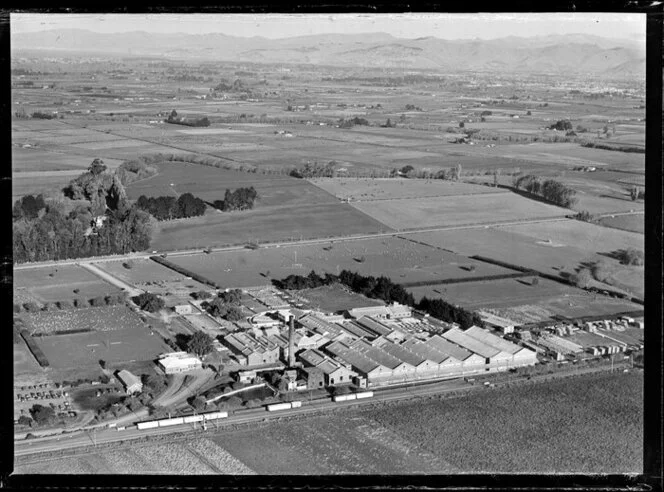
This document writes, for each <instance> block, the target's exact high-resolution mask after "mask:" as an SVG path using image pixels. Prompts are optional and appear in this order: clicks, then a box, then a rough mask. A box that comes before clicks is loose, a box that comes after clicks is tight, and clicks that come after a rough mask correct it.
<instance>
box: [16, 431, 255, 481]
mask: <svg viewBox="0 0 664 492" xmlns="http://www.w3.org/2000/svg"><path fill="white" fill-rule="evenodd" d="M15 473H17V474H44V473H45V474H65V473H66V474H70V473H78V474H119V475H136V474H143V475H149V474H155V475H164V474H168V475H177V474H197V475H198V474H200V475H213V474H220V475H252V474H254V472H253V470H251V469H250V468H248V467H247V466H246V465H244V464H243V463H242V462H241V461H239V460H238V459H236V458H235V457H233V456H232V455H230V454H229V453H228V452H227V451H225V450H224V449H223V448H222V447H220V446H218V445H217V444H215V443H214V442H212V441H211V440H210V439H198V440H192V441H187V442H181V443H180V442H173V443H164V444H148V445H145V444H143V445H138V446H137V445H134V446H132V447H130V448H122V449H117V450H106V451H98V452H94V453H86V454H85V455H78V456H69V457H64V458H59V459H55V460H48V461H44V462H40V463H38V464H32V463H30V464H23V465H21V464H17V466H16V469H15Z"/></svg>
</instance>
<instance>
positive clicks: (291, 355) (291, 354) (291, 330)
mask: <svg viewBox="0 0 664 492" xmlns="http://www.w3.org/2000/svg"><path fill="white" fill-rule="evenodd" d="M294 338H295V316H293V315H291V317H290V319H289V320H288V367H294V366H295V339H294Z"/></svg>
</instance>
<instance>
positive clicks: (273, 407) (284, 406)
mask: <svg viewBox="0 0 664 492" xmlns="http://www.w3.org/2000/svg"><path fill="white" fill-rule="evenodd" d="M289 408H291V404H290V403H275V404H273V405H268V406H267V411H268V412H275V411H277V410H288V409H289Z"/></svg>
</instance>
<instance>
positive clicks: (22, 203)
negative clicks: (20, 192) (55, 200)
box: [12, 195, 46, 220]
mask: <svg viewBox="0 0 664 492" xmlns="http://www.w3.org/2000/svg"><path fill="white" fill-rule="evenodd" d="M45 208H46V201H45V200H44V196H43V195H37V196H32V195H26V196H24V197H22V198H21V199H19V200H17V201H16V203H15V204H14V209H13V211H12V216H13V218H14V220H17V219H22V218H25V219H28V220H30V219H36V218H37V216H38V215H39V212H40V211H41V210H43V209H45Z"/></svg>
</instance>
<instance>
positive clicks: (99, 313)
mask: <svg viewBox="0 0 664 492" xmlns="http://www.w3.org/2000/svg"><path fill="white" fill-rule="evenodd" d="M22 316H23V317H24V319H25V320H26V322H27V325H28V329H29V331H30V333H36V334H42V333H45V334H49V333H54V332H56V331H57V332H61V331H76V330H93V331H103V332H107V331H109V332H110V331H117V330H132V329H134V328H137V327H141V326H143V322H142V321H141V319H140V318H139V317H138V315H137V314H136V313H134V312H133V311H132V310H131V309H129V308H127V307H126V306H104V307H94V308H93V307H90V308H84V309H68V310H65V311H50V312H40V313H25V314H23V315H22Z"/></svg>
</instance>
